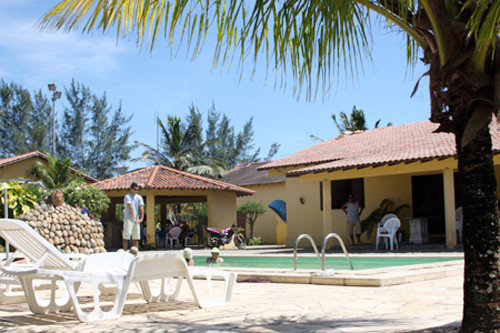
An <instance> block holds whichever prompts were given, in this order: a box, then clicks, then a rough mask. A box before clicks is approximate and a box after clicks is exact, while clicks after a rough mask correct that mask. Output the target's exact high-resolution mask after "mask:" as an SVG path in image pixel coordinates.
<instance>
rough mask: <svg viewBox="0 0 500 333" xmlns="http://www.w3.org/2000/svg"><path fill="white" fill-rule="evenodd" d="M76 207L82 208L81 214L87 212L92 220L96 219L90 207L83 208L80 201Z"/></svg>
mask: <svg viewBox="0 0 500 333" xmlns="http://www.w3.org/2000/svg"><path fill="white" fill-rule="evenodd" d="M75 208H76V209H80V213H81V214H87V215H88V216H89V217H90V218H91V219H92V220H95V217H94V216H93V215H92V213H91V212H90V210H89V209H88V208H83V207H82V206H80V204H79V203H78V202H77V203H76V204H75Z"/></svg>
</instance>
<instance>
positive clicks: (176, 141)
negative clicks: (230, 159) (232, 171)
mask: <svg viewBox="0 0 500 333" xmlns="http://www.w3.org/2000/svg"><path fill="white" fill-rule="evenodd" d="M157 122H158V126H159V127H160V144H159V147H158V149H157V148H154V147H152V146H150V145H148V144H146V143H143V142H138V141H137V142H136V143H137V144H138V145H140V146H143V147H144V148H145V150H144V152H143V154H142V156H141V157H140V158H138V159H136V161H137V160H145V161H149V162H151V163H158V164H160V165H164V166H167V167H170V168H173V169H176V170H181V171H186V172H190V173H194V174H198V175H203V176H207V177H214V176H215V175H217V174H218V173H223V171H225V169H224V168H223V166H222V164H221V163H219V162H217V161H213V160H206V159H205V158H203V148H204V147H205V145H206V142H201V133H199V130H198V127H197V126H196V125H195V124H194V123H190V124H189V125H188V126H187V127H186V126H183V124H182V121H181V119H180V118H178V117H172V116H169V117H168V120H167V125H166V126H165V125H164V124H163V122H162V121H161V120H160V119H159V118H158V120H157Z"/></svg>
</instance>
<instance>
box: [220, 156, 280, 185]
mask: <svg viewBox="0 0 500 333" xmlns="http://www.w3.org/2000/svg"><path fill="white" fill-rule="evenodd" d="M267 163H269V162H267V161H266V162H253V163H248V164H242V165H238V166H236V167H234V168H233V169H231V170H229V171H227V172H226V173H224V174H223V175H222V176H221V178H220V179H221V180H222V181H224V182H226V183H231V184H235V185H238V186H248V185H265V184H278V183H284V182H285V176H277V177H270V176H269V172H268V171H267V170H263V171H261V170H259V168H260V167H262V166H263V165H265V164H267Z"/></svg>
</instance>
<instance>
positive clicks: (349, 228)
mask: <svg viewBox="0 0 500 333" xmlns="http://www.w3.org/2000/svg"><path fill="white" fill-rule="evenodd" d="M342 210H343V211H344V213H346V215H347V225H346V232H347V234H348V235H349V236H350V237H351V242H352V244H354V227H356V236H357V238H358V244H361V223H360V220H359V216H360V215H361V213H362V212H363V206H361V205H360V204H359V202H358V201H356V198H355V197H354V195H352V194H349V201H348V202H346V203H345V204H344V205H343V206H342Z"/></svg>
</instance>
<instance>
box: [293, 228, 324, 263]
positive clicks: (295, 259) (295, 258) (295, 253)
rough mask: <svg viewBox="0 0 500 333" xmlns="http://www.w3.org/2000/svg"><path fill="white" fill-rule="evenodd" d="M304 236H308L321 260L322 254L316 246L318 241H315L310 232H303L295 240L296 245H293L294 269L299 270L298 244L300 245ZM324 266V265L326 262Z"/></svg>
mask: <svg viewBox="0 0 500 333" xmlns="http://www.w3.org/2000/svg"><path fill="white" fill-rule="evenodd" d="M302 238H306V239H308V240H309V241H310V242H311V244H312V246H313V249H314V252H316V255H317V256H318V260H319V261H320V262H321V256H320V254H319V252H318V248H317V247H316V242H315V241H314V239H313V238H312V237H311V235H309V234H301V235H299V237H297V239H296V240H295V246H294V247H293V270H294V271H296V270H297V246H298V245H299V241H300V240H301V239H302ZM322 266H323V267H324V264H323V265H322Z"/></svg>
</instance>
